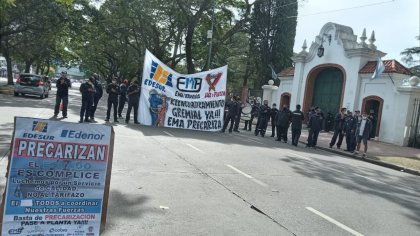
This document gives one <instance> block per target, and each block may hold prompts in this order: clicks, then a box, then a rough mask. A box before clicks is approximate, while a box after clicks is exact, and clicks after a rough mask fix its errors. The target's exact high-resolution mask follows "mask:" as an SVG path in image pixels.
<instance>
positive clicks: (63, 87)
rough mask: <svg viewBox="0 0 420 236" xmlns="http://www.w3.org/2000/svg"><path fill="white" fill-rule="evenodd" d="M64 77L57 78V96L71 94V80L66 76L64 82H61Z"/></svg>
mask: <svg viewBox="0 0 420 236" xmlns="http://www.w3.org/2000/svg"><path fill="white" fill-rule="evenodd" d="M61 80H62V78H60V79H58V80H57V84H56V87H57V96H60V97H68V96H69V88H71V82H70V80H69V79H67V78H64V83H61Z"/></svg>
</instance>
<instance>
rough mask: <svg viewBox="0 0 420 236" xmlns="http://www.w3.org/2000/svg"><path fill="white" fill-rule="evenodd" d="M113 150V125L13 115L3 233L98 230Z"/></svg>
mask: <svg viewBox="0 0 420 236" xmlns="http://www.w3.org/2000/svg"><path fill="white" fill-rule="evenodd" d="M112 150H113V131H112V127H109V126H105V125H92V124H75V123H67V122H61V121H51V120H41V119H34V118H23V117H16V118H15V130H14V136H13V140H12V146H11V152H10V157H9V165H8V178H7V185H6V190H5V194H4V195H3V204H2V212H1V214H2V215H1V218H2V219H1V222H2V225H1V233H2V235H90V236H93V235H99V233H100V230H101V227H102V228H103V227H104V224H105V220H106V208H107V203H108V193H109V182H110V173H111V167H112ZM101 223H102V224H101Z"/></svg>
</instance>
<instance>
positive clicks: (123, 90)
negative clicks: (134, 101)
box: [118, 79, 128, 118]
mask: <svg viewBox="0 0 420 236" xmlns="http://www.w3.org/2000/svg"><path fill="white" fill-rule="evenodd" d="M127 88H128V80H126V79H125V80H124V81H123V82H122V83H121V84H120V95H119V96H118V118H123V117H122V111H123V109H124V106H125V102H126V101H127Z"/></svg>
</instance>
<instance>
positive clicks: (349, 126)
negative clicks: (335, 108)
mask: <svg viewBox="0 0 420 236" xmlns="http://www.w3.org/2000/svg"><path fill="white" fill-rule="evenodd" d="M354 121H355V119H354V117H353V116H347V117H346V118H345V120H344V132H346V133H348V132H352V131H355V130H356V127H357V126H356V125H357V123H355V122H354Z"/></svg>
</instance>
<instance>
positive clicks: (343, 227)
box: [306, 207, 363, 236]
mask: <svg viewBox="0 0 420 236" xmlns="http://www.w3.org/2000/svg"><path fill="white" fill-rule="evenodd" d="M306 210H308V211H311V212H312V213H315V214H317V215H318V216H320V217H322V218H324V219H326V220H327V221H329V222H331V223H333V224H335V225H337V226H338V227H340V228H342V229H344V230H345V231H347V232H349V233H351V234H353V235H356V236H363V234H361V233H359V232H357V231H356V230H353V229H351V228H349V227H347V226H345V225H344V224H342V223H340V222H338V221H336V220H334V219H333V218H331V217H329V216H327V215H325V214H324V213H322V212H319V211H317V210H315V209H313V208H312V207H306Z"/></svg>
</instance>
